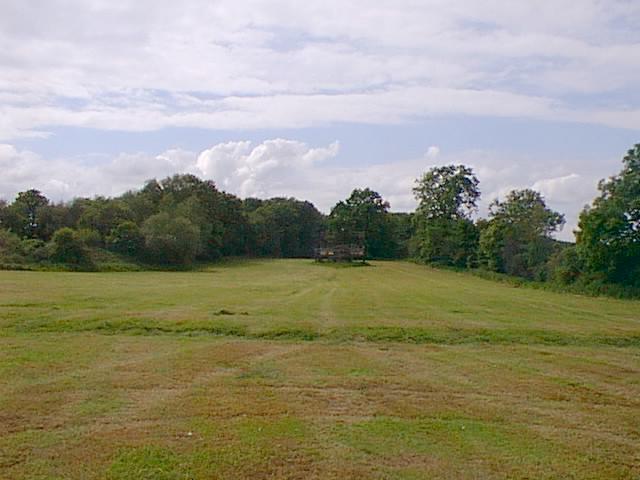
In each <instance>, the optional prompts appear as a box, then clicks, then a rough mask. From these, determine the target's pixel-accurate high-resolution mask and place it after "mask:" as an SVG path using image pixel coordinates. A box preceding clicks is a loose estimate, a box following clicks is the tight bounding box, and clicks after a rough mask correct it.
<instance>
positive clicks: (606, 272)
mask: <svg viewBox="0 0 640 480" xmlns="http://www.w3.org/2000/svg"><path fill="white" fill-rule="evenodd" d="M622 163H623V168H622V171H621V172H620V173H619V174H618V175H615V176H613V177H611V178H609V179H608V180H602V181H600V183H599V185H598V189H599V190H600V195H599V196H598V197H597V198H596V199H595V200H594V201H593V205H592V206H591V207H587V208H585V210H584V211H583V212H582V213H581V215H580V220H579V223H578V229H579V230H578V231H577V232H576V247H577V251H578V254H579V255H580V257H581V258H582V259H583V260H584V261H585V264H586V268H587V269H588V270H589V271H590V272H592V273H596V274H600V275H602V276H603V277H604V279H605V280H606V281H608V282H614V283H620V284H626V285H636V286H638V285H640V144H636V145H635V146H634V147H633V148H632V149H631V150H629V151H628V152H627V154H626V156H625V157H624V159H623V160H622Z"/></svg>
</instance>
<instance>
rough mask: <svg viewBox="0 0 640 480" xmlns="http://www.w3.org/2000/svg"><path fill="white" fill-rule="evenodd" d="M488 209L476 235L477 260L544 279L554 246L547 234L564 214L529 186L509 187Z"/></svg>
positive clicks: (511, 272)
mask: <svg viewBox="0 0 640 480" xmlns="http://www.w3.org/2000/svg"><path fill="white" fill-rule="evenodd" d="M489 210H490V214H489V221H488V222H486V223H485V224H484V227H483V228H482V233H481V235H480V259H481V262H482V263H483V264H484V265H485V266H486V267H488V268H490V269H491V270H494V271H498V272H503V273H507V274H509V275H516V276H520V277H526V278H537V279H539V280H544V279H545V278H544V275H545V273H546V263H547V261H548V260H549V257H550V256H551V254H552V253H553V252H554V247H555V242H554V241H553V240H552V239H551V234H552V233H553V232H556V231H557V230H558V229H559V228H560V227H561V226H562V225H563V224H564V216H563V215H562V214H560V213H558V212H556V211H554V210H551V209H550V208H548V207H547V205H546V203H545V201H544V198H543V197H542V195H540V193H539V192H536V191H535V190H531V189H524V190H513V191H511V192H510V193H509V194H508V195H507V197H506V198H505V200H504V201H503V202H500V201H498V200H497V199H496V200H494V201H493V202H492V203H491V206H490V207H489Z"/></svg>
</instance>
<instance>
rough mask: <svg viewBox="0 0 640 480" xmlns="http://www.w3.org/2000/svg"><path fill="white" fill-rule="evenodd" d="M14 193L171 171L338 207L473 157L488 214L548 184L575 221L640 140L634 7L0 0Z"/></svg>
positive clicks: (86, 187) (90, 189)
mask: <svg viewBox="0 0 640 480" xmlns="http://www.w3.org/2000/svg"><path fill="white" fill-rule="evenodd" d="M2 11H3V14H2V16H0V168H2V171H3V175H2V176H1V177H0V198H6V199H11V198H12V197H13V196H14V195H15V193H16V192H18V191H20V190H22V189H25V188H30V187H36V188H40V189H41V190H43V191H44V192H45V193H46V194H47V195H48V196H49V197H50V198H52V199H54V200H66V199H69V198H72V197H73V196H77V195H83V196H92V195H94V194H106V195H116V194H119V193H121V192H123V191H125V190H126V189H129V188H135V187H137V186H139V185H140V184H141V183H142V182H143V181H144V180H146V179H148V178H152V177H162V176H165V175H168V174H171V173H176V172H191V173H195V174H198V175H199V176H201V177H207V178H212V179H213V180H215V181H216V182H217V184H218V185H219V186H220V187H221V188H223V189H226V190H228V191H231V192H233V193H236V194H238V195H241V196H249V195H251V196H273V195H292V196H297V197H299V198H304V199H309V200H311V201H313V202H314V203H316V205H317V206H318V207H319V208H320V209H322V210H324V211H328V210H329V208H330V207H331V206H332V205H333V204H334V203H335V202H337V201H338V200H339V199H341V198H343V197H345V196H346V195H348V193H349V192H350V190H351V189H352V188H354V187H364V186H369V187H371V188H374V189H376V190H378V191H380V193H382V194H383V196H385V198H387V199H388V200H389V201H390V202H391V205H392V208H393V209H395V210H411V209H412V208H414V206H415V203H414V200H413V198H412V195H411V187H412V183H413V180H414V179H415V178H416V177H417V176H419V175H420V174H421V173H422V172H423V171H425V170H426V169H428V168H429V167H431V166H434V165H439V164H446V163H466V164H468V165H471V166H472V167H473V168H474V169H475V171H476V173H477V175H478V177H479V178H480V181H481V185H480V186H481V190H482V192H483V201H482V205H481V208H480V211H479V214H480V215H483V214H485V213H486V205H487V204H488V203H489V202H490V201H491V200H492V199H494V198H496V197H502V196H504V195H505V194H506V193H507V192H508V191H509V190H511V189H513V188H524V187H530V188H537V189H538V190H540V191H541V192H542V193H543V195H544V196H545V198H546V199H547V201H548V203H549V204H550V205H551V206H552V207H554V208H556V209H558V210H560V211H562V212H563V213H565V214H566V216H567V226H566V227H565V229H564V231H563V232H562V233H561V234H560V236H561V238H566V239H571V238H572V231H573V229H574V228H575V224H576V218H577V215H578V212H579V211H580V210H581V209H582V207H583V206H584V205H585V204H586V203H588V202H589V201H590V200H591V199H592V198H593V196H594V195H595V193H596V184H597V181H598V180H599V179H600V178H602V177H604V176H608V175H612V174H614V173H616V172H617V171H618V170H619V169H620V165H621V163H620V161H621V158H622V156H623V155H624V153H625V151H626V150H627V149H628V148H630V147H631V146H632V145H633V144H634V143H638V142H640V88H639V87H640V64H639V63H638V62H637V61H636V59H638V58H640V30H639V29H637V25H638V24H639V23H640V22H639V21H640V2H637V1H613V0H609V1H599V0H582V1H580V2H575V1H564V0H555V1H547V0H541V1H535V2H533V1H531V2H525V1H523V2H509V1H497V0H476V1H458V2H452V1H444V0H423V1H415V0H396V1H386V0H385V1H382V0H379V1H374V2H371V1H364V0H362V1H360V0H354V1H351V2H341V1H334V0H325V1H322V2H294V1H284V0H277V1H276V0H273V1H258V0H246V1H243V2H230V1H225V0H221V1H217V2H210V1H205V0H202V1H198V0H192V1H186V2H168V1H166V2H165V1H151V0H137V1H133V0H130V1H121V2H110V1H106V0H83V1H79V0H78V1H71V0H66V1H62V0H59V1H58V0H50V1H47V2H38V1H30V0H24V1H20V2H18V1H15V2H14V1H8V2H3V6H2Z"/></svg>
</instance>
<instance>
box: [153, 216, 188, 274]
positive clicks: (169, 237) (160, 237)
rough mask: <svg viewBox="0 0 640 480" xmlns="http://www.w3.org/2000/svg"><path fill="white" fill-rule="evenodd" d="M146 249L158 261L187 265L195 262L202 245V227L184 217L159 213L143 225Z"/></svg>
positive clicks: (154, 260)
mask: <svg viewBox="0 0 640 480" xmlns="http://www.w3.org/2000/svg"><path fill="white" fill-rule="evenodd" d="M142 233H143V234H144V237H145V250H146V255H147V256H148V258H149V260H151V261H153V262H156V263H166V264H173V265H185V264H189V263H191V262H193V260H194V259H195V257H196V254H197V252H198V247H199V245H200V229H199V228H198V227H197V226H195V225H194V224H193V223H191V222H190V221H189V220H187V219H186V218H184V217H171V216H170V215H169V214H168V213H166V212H163V213H158V214H157V215H153V216H151V217H149V218H148V219H147V220H146V221H145V222H144V225H143V226H142Z"/></svg>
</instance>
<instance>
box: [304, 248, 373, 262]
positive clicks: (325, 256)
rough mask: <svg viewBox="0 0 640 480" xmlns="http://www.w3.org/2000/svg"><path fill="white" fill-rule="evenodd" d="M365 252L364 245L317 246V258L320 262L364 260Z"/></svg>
mask: <svg viewBox="0 0 640 480" xmlns="http://www.w3.org/2000/svg"><path fill="white" fill-rule="evenodd" d="M364 253H365V252H364V245H332V246H328V247H320V248H316V251H315V258H316V261H318V262H322V261H330V262H352V261H354V260H359V261H361V262H364V260H365V256H364Z"/></svg>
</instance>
